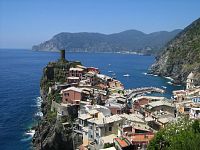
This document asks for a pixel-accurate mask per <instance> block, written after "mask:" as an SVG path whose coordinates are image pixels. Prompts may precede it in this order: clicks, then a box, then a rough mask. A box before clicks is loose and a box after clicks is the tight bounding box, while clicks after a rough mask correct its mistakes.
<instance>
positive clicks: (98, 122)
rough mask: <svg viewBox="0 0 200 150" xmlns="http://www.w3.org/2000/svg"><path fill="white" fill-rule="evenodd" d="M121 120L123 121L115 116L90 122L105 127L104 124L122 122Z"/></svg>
mask: <svg viewBox="0 0 200 150" xmlns="http://www.w3.org/2000/svg"><path fill="white" fill-rule="evenodd" d="M120 120H122V118H121V117H120V116H119V115H113V116H109V117H102V118H92V119H89V120H88V122H91V123H94V124H97V125H104V124H109V123H112V122H116V121H120Z"/></svg>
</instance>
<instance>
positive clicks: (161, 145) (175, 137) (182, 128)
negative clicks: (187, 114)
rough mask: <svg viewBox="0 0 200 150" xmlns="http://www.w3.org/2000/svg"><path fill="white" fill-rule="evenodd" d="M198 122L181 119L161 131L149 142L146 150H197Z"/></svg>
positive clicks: (198, 147)
mask: <svg viewBox="0 0 200 150" xmlns="http://www.w3.org/2000/svg"><path fill="white" fill-rule="evenodd" d="M199 139H200V123H199V120H195V121H192V120H188V119H181V120H179V121H178V122H176V123H172V124H169V125H168V126H167V127H165V128H164V129H161V130H160V131H159V132H158V133H157V134H156V136H155V137H154V139H153V140H152V141H151V142H150V144H149V146H148V150H199V149H200V140H199Z"/></svg>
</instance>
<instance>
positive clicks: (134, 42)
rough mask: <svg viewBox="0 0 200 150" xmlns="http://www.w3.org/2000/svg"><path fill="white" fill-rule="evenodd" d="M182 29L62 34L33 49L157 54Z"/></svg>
mask: <svg viewBox="0 0 200 150" xmlns="http://www.w3.org/2000/svg"><path fill="white" fill-rule="evenodd" d="M180 31H181V29H177V30H173V31H171V32H168V31H159V32H153V33H150V34H145V33H143V32H141V31H137V30H127V31H123V32H120V33H114V34H101V33H89V32H80V33H69V32H62V33H59V34H57V35H55V36H53V38H52V39H50V40H48V41H45V42H42V43H41V44H39V45H35V46H33V47H32V49H33V50H45V51H58V50H60V49H66V50H67V51H71V52H136V53H143V54H155V53H157V52H158V50H160V49H161V48H162V47H163V46H164V45H166V43H167V42H169V41H170V40H171V39H172V38H174V37H175V36H176V35H177V34H178V33H179V32H180Z"/></svg>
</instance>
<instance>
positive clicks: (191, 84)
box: [186, 72, 194, 89]
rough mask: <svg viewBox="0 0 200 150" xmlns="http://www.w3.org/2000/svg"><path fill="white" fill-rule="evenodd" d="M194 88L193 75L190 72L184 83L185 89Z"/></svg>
mask: <svg viewBox="0 0 200 150" xmlns="http://www.w3.org/2000/svg"><path fill="white" fill-rule="evenodd" d="M190 88H194V73H193V72H191V73H190V74H189V75H188V77H187V81H186V89H190Z"/></svg>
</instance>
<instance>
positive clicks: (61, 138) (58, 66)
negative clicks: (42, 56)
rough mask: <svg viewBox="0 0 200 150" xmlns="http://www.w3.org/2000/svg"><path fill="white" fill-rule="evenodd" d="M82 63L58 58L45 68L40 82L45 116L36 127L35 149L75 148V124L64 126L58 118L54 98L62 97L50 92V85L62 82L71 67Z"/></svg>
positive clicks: (62, 149)
mask: <svg viewBox="0 0 200 150" xmlns="http://www.w3.org/2000/svg"><path fill="white" fill-rule="evenodd" d="M77 64H80V62H68V61H66V60H65V59H64V60H58V61H57V62H50V63H49V64H48V65H47V66H46V67H45V68H44V69H43V75H42V78H41V82H40V93H41V98H42V100H43V102H42V105H41V109H42V113H43V118H42V119H41V120H40V121H39V122H38V125H37V126H36V127H35V128H36V129H35V130H36V132H35V135H34V137H33V140H32V143H33V149H35V150H41V149H42V150H64V149H68V150H70V149H73V147H74V146H75V144H76V143H75V140H74V139H76V137H74V135H73V130H72V128H73V126H72V125H69V126H68V127H67V128H63V124H62V120H61V121H60V120H58V119H57V118H56V116H57V113H56V112H53V111H51V103H52V100H55V101H58V100H60V97H59V96H58V95H57V94H56V93H54V92H51V93H50V92H49V87H51V86H52V85H54V84H55V82H60V83H62V82H63V81H64V80H65V79H66V77H67V75H68V70H69V68H70V67H73V66H74V65H77ZM70 119H72V116H69V117H68V118H66V120H65V121H70Z"/></svg>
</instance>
